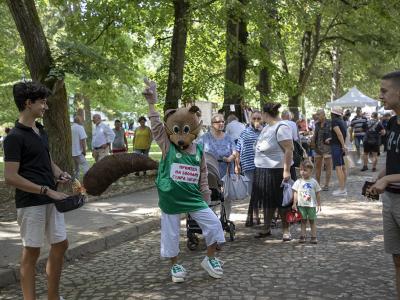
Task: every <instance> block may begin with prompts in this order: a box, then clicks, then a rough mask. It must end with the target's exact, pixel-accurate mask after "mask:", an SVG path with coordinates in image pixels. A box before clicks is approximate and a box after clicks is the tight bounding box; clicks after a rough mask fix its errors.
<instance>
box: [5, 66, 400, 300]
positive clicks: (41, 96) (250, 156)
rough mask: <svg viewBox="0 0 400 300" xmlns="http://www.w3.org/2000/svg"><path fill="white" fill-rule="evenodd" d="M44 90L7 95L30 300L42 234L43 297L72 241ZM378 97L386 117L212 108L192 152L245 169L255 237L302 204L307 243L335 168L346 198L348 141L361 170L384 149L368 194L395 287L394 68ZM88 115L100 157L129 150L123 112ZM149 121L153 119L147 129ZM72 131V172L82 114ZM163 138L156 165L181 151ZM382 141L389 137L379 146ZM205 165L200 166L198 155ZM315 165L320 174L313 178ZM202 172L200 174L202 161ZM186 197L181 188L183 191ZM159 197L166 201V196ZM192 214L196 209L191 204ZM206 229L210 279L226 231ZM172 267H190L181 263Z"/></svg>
mask: <svg viewBox="0 0 400 300" xmlns="http://www.w3.org/2000/svg"><path fill="white" fill-rule="evenodd" d="M50 94H51V92H50V91H49V90H48V89H47V88H46V87H44V86H43V85H41V84H38V83H35V82H21V83H17V84H16V85H14V87H13V95H14V99H15V103H16V106H17V108H18V110H19V112H20V116H19V119H18V121H17V122H16V124H15V127H14V128H13V129H12V130H11V131H10V132H9V134H8V135H7V137H6V139H5V141H4V161H5V170H4V176H5V180H6V183H7V184H10V185H12V186H14V187H16V196H15V200H16V207H17V215H18V224H19V226H20V233H21V238H22V244H23V253H22V258H21V287H22V290H23V294H24V297H25V298H27V299H28V298H29V299H34V298H35V265H36V262H37V259H38V257H39V253H40V248H41V247H42V246H43V243H44V239H45V237H47V240H48V241H49V243H50V244H51V248H50V254H49V261H48V265H47V268H46V271H47V273H48V294H49V299H61V297H60V295H59V292H58V289H59V281H60V275H61V270H62V264H63V256H64V253H65V251H66V249H67V248H68V240H67V236H66V230H65V223H64V216H63V214H62V213H59V212H58V211H57V210H56V209H55V207H54V204H53V202H54V201H57V200H61V199H64V198H66V197H67V195H65V194H64V193H62V192H58V191H57V190H56V182H58V183H60V184H62V183H66V182H68V181H69V180H70V179H71V175H69V174H68V173H67V172H64V171H62V170H61V169H60V168H59V167H58V166H57V165H56V164H55V163H54V162H53V161H52V159H51V156H50V155H49V146H48V138H47V135H46V132H45V130H44V128H43V126H42V125H41V124H40V123H38V122H36V120H37V119H38V118H41V117H43V114H44V113H45V112H46V110H48V106H47V100H46V99H47V97H48V96H49V95H50ZM148 97H149V99H151V97H150V96H148ZM146 99H147V98H146ZM380 99H381V101H382V102H383V104H384V106H385V109H387V110H393V112H394V115H393V116H388V115H384V116H383V117H382V118H381V120H379V118H378V115H377V114H376V113H373V114H372V115H371V117H370V118H369V119H368V118H367V117H366V116H364V115H363V113H362V110H361V109H357V110H356V112H355V117H354V118H351V111H343V109H341V108H332V109H331V110H330V112H329V113H330V116H329V117H330V118H328V117H327V115H326V113H325V111H324V110H322V109H320V110H318V111H317V112H316V113H315V114H314V115H313V120H312V122H308V121H307V120H306V119H305V118H304V117H303V118H300V121H298V122H297V123H296V122H295V121H293V118H292V117H291V114H290V112H288V111H283V112H280V108H281V104H278V103H266V104H265V105H264V107H263V109H262V111H253V112H252V114H251V116H250V122H249V124H247V125H244V124H241V123H240V122H239V120H238V119H237V117H235V116H228V118H227V119H226V120H225V117H224V115H222V114H217V115H214V116H213V117H212V120H211V121H212V124H211V127H210V130H209V132H207V133H205V134H203V135H202V136H200V137H199V138H198V140H197V145H199V146H196V147H192V148H193V149H192V148H190V147H189V148H190V149H192V150H193V151H197V152H195V153H201V151H203V150H204V151H205V152H209V153H211V154H212V155H214V156H215V157H216V159H217V161H218V167H219V171H220V176H221V177H222V176H223V175H224V174H230V173H236V174H239V173H242V174H244V175H245V177H247V179H248V182H249V185H248V188H249V189H248V192H249V195H250V197H249V207H248V216H247V220H246V226H254V225H255V224H261V223H262V222H263V223H262V226H260V229H259V231H258V232H257V234H256V235H255V237H256V238H265V237H267V236H269V235H271V228H272V225H273V221H274V218H275V217H276V216H277V215H280V216H281V220H282V240H283V241H284V242H285V241H289V240H291V238H292V237H291V235H290V228H289V224H288V222H287V221H286V218H285V214H287V213H288V212H289V211H291V210H292V209H295V210H298V211H300V212H301V215H302V217H303V218H302V223H301V236H300V238H299V243H305V242H306V241H307V235H306V232H307V231H306V226H307V224H309V225H310V228H311V236H310V243H312V244H316V243H317V223H316V218H317V212H318V211H319V210H320V209H321V205H322V201H323V199H322V194H321V191H328V190H330V189H331V184H330V179H331V169H333V170H335V172H336V176H337V179H338V188H337V189H336V190H334V191H333V193H332V195H333V196H341V197H345V196H347V190H346V180H347V176H348V170H347V167H346V160H347V159H346V158H347V156H348V153H349V151H348V147H349V144H350V143H354V145H355V147H356V151H357V153H358V154H359V155H360V158H361V157H362V158H363V159H362V168H361V171H363V172H365V171H367V170H368V169H369V167H368V164H369V158H371V160H372V171H373V172H375V171H378V170H377V156H378V155H379V153H380V152H381V150H382V151H386V152H387V156H386V166H385V167H384V168H383V169H381V170H379V173H377V176H376V181H375V183H374V184H373V185H372V187H371V188H370V192H371V193H377V194H383V195H382V202H383V226H384V245H385V250H386V251H387V252H388V253H390V254H392V255H393V260H394V263H395V269H396V279H397V289H398V293H399V295H400V226H399V224H400V202H399V197H400V72H393V73H389V74H387V75H385V76H384V77H383V78H382V82H381V88H380ZM154 103H155V102H150V101H149V107H150V117H151V118H152V121H153V120H156V121H157V122H158V123H157V124H156V125H157V127H158V128H159V130H161V127H162V126H163V125H162V122H161V121H159V115H158V114H157V113H156V112H155V111H154ZM93 123H94V125H95V130H94V133H93V139H92V148H93V157H94V158H95V160H96V161H99V160H101V159H102V158H104V157H105V156H106V155H108V154H109V153H110V150H111V152H113V153H120V152H126V151H127V149H128V143H127V139H126V137H125V134H124V132H123V130H124V129H123V128H122V126H121V122H119V120H116V121H115V128H114V129H111V128H110V127H109V126H108V125H106V124H105V123H103V122H102V120H101V118H100V116H99V115H94V116H93ZM139 123H140V126H139V127H138V128H137V129H136V131H135V138H134V142H133V143H134V151H135V152H136V153H140V154H144V155H148V151H149V148H150V144H151V140H152V133H151V130H149V129H148V127H146V125H145V123H146V119H145V118H144V117H142V118H141V119H140V120H139ZM226 123H227V126H225V124H226ZM154 126H155V125H154ZM154 126H153V124H152V127H154ZM152 129H153V128H152ZM72 134H73V145H72V153H73V154H72V155H73V157H74V162H75V166H76V169H75V174H74V176H76V177H77V176H79V168H82V169H83V172H85V171H86V170H87V169H88V165H87V162H86V160H85V155H86V145H85V143H86V138H87V136H86V133H85V131H84V129H83V127H82V125H81V120H80V118H79V117H75V119H74V124H73V125H72ZM161 138H162V139H163V140H161ZM167 139H168V138H167V137H166V136H165V135H163V136H161V135H160V136H159V137H158V140H157V141H158V143H159V144H160V145H164V144H165V147H164V148H165V149H164V148H163V157H162V163H164V164H165V163H166V162H165V161H166V160H167V159H171V160H172V159H175V158H178V157H179V158H180V159H183V158H182V154H180V155H176V153H175V152H170V151H168V149H170V148H171V147H172V149H175V150H174V151H179V149H178V148H176V147H175V146H174V145H172V143H170V142H169V141H167ZM382 141H384V142H385V147H384V148H383V149H382V147H381V144H382ZM164 142H165V143H164ZM167 142H168V143H167ZM296 143H300V144H302V146H303V148H304V149H305V152H307V153H308V155H309V157H308V158H305V157H303V159H302V161H301V162H300V163H299V166H298V167H299V168H298V170H299V172H296V168H295V164H294V158H295V154H296V153H295V152H296V148H297V147H296ZM362 150H363V152H364V153H363V154H361V151H362ZM171 153H172V154H171ZM189 154H190V153H189ZM189 154H188V155H189ZM185 155H186V154H185ZM190 155H192V154H190ZM190 155H189V156H190ZM192 156H193V155H192ZM192 156H191V157H192ZM193 164H200V160H199V159H197V161H195V160H194V159H193ZM201 165H202V166H203V167H204V157H203V156H202V158H201ZM314 169H315V177H316V179H314V178H313V174H314ZM201 170H202V174H203V175H204V173H205V169H204V168H202V169H201ZM322 171H325V173H326V175H325V178H324V182H323V184H322V187H321V186H320V185H321V174H322ZM164 173H165V174H163V176H165V178H167V179H168V177H169V176H170V175H169V173H168V172H164ZM298 174H299V176H298ZM201 178H203V179H202V181H201V182H199V183H198V185H201V189H202V193H204V194H205V195H208V196H209V191H208V190H207V188H206V184H205V181H204V176H201ZM168 180H169V179H168ZM290 181H291V182H292V192H293V196H292V201H291V202H290V203H285V202H284V187H283V183H288V182H290ZM196 184H197V183H196ZM182 195H184V194H181V195H180V196H182ZM166 199H167V198H166ZM164 200H165V199H164ZM196 201H197V202H196V205H197V206H198V207H200V208H201V209H202V210H201V211H203V210H204V211H206V212H207V216H206V217H207V218H208V219H207V218H206V217H205V216H200V215H199V216H197V217H196V218H197V219H198V220H199V222H200V221H202V220H203V221H204V220H206V219H207V220H208V221H207V222H209V224H211V223H212V224H214V223H215V224H214V225H215V226H217V225H218V224H217V223H218V222H216V221H215V218H214V216H213V214H212V213H211V212H210V210H209V209H208V207H207V205H206V204H205V203H203V198H200V197H197V198H196ZM163 203H164V204H165V205H168V201H164V202H163ZM192 204H193V203H192ZM228 205H229V204H228ZM229 210H230V209H229ZM163 212H164V210H163ZM199 212H200V211H199ZM172 213H173V214H170V213H169V212H167V213H165V212H164V215H166V216H164V217H163V218H164V219H163V220H162V223H163V222H164V228H165V226H166V225H165V224H166V223H168V224H167V225H168V226H167V228H172V227H173V226H175V225H173V224H178V225H176V226H175V227H176V228H175V227H174V228H175V229H174V230H175V231H176V232H178V233H179V220H180V219H179V218H175V217H174V216H175V213H176V212H175V210H173V211H172ZM191 214H193V215H196V214H195V213H192V212H191ZM167 217H168V220H167V219H166V218H167ZM172 217H174V219H172ZM211 217H212V218H214V219H212V218H211ZM211 219H212V220H211ZM211 221H212V222H211ZM172 223H173V224H172ZM203 225H204V224H203ZM214 225H213V226H214ZM215 226H214V227H215ZM162 227H163V225H162ZM214 227H212V228H214ZM217 227H218V226H217ZM219 227H220V226H219ZM210 228H211V227H210ZM164 231H165V230H164ZM175 231H174V232H175ZM165 234H166V233H165V232H164V235H162V238H163V236H164V237H165V236H169V235H165ZM168 234H169V233H168ZM207 236H208V237H209V238H210V240H209V241H208V242H209V243H208V244H207V245H209V247H208V249H207V251H208V254H207V255H208V257H209V259H210V260H209V261H206V262H207V263H211V264H212V266H211V267H209V268H215V266H214V265H216V266H217V267H218V272H219V273H218V277H216V278H220V277H221V276H222V274H223V273H222V272H223V271H222V264H221V262H220V261H219V260H217V259H215V256H214V253H215V251H216V243H218V242H220V241H221V242H222V241H224V237H223V234H221V230H219V231H218V232H217V231H215V232H213V230H211V229H210V231H209V232H208V233H207ZM161 244H162V249H161V252H162V253H163V251H164V254H165V256H166V257H172V258H176V256H174V255H177V254H176V253H177V252H179V251H178V250H179V249H177V248H176V247H177V245H178V246H179V240H178V243H176V241H175V240H174V241H171V240H165V239H164V240H162V243H161ZM168 251H172V252H173V255H172V254H169V253H167V252H168ZM172 252H171V253H172ZM171 255H172V256H171ZM206 258H207V257H206ZM202 264H203V262H202ZM172 269H173V268H172ZM172 271H173V270H172ZM172 271H171V272H172ZM174 272H175V273H185V272H186V271H185V270H184V269H179V270H175V271H174Z"/></svg>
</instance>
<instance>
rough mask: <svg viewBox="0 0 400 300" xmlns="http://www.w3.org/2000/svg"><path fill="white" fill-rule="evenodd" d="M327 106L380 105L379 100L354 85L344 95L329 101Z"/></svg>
mask: <svg viewBox="0 0 400 300" xmlns="http://www.w3.org/2000/svg"><path fill="white" fill-rule="evenodd" d="M326 106H327V107H329V108H331V107H336V106H339V107H364V106H375V107H376V106H378V101H376V100H374V99H372V98H369V97H368V96H365V95H364V94H363V93H361V92H360V91H359V90H358V89H357V88H356V87H352V88H351V89H350V90H349V91H348V92H347V93H346V94H345V95H344V96H343V97H341V98H339V99H336V100H335V101H332V102H328V103H327V104H326Z"/></svg>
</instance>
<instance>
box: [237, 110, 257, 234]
mask: <svg viewBox="0 0 400 300" xmlns="http://www.w3.org/2000/svg"><path fill="white" fill-rule="evenodd" d="M261 118H262V116H261V112H260V111H254V112H253V113H252V114H251V118H250V125H249V126H247V127H246V129H245V130H244V131H243V132H242V133H241V134H240V137H239V139H238V142H237V144H236V151H237V152H238V153H239V155H238V156H237V163H236V165H237V166H240V167H241V170H242V172H243V174H244V175H245V176H246V177H247V178H248V179H249V182H248V187H249V190H248V191H249V195H251V190H252V186H253V178H254V171H255V169H256V166H255V164H254V152H255V148H254V145H255V143H256V141H257V138H258V136H259V135H260V132H261V130H262V125H261ZM235 171H236V173H239V171H240V170H235ZM252 208H253V206H252V205H251V203H250V206H249V214H250V215H251V216H252V215H253V211H252ZM250 210H251V211H250ZM252 220H253V218H252V217H251V222H250V219H249V217H248V220H247V221H246V225H247V226H251V225H253V224H251V225H250V223H252Z"/></svg>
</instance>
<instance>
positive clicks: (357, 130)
mask: <svg viewBox="0 0 400 300" xmlns="http://www.w3.org/2000/svg"><path fill="white" fill-rule="evenodd" d="M367 123H368V120H367V118H366V117H364V116H363V115H362V110H361V107H357V109H356V116H355V117H354V118H353V120H351V123H350V131H349V133H350V142H352V143H353V141H354V145H355V146H356V150H357V163H358V162H359V161H360V160H361V144H362V143H363V140H364V135H365V131H366V128H367ZM363 147H364V144H363Z"/></svg>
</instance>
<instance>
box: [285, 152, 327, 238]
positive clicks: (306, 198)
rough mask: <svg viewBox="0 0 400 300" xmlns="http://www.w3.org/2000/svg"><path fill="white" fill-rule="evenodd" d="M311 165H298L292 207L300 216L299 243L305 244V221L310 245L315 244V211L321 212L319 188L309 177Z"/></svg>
mask: <svg viewBox="0 0 400 300" xmlns="http://www.w3.org/2000/svg"><path fill="white" fill-rule="evenodd" d="M313 168H314V166H313V164H312V163H311V162H310V161H308V160H305V161H303V162H302V163H301V165H300V175H301V178H299V179H297V180H296V182H295V183H294V184H293V187H292V189H293V206H292V208H293V209H295V210H297V209H298V210H299V211H300V213H301V215H302V220H301V236H300V240H299V243H305V242H306V227H307V220H308V221H309V223H310V227H311V244H316V243H317V225H316V219H317V210H318V211H320V210H321V197H320V191H321V187H320V186H319V184H318V182H317V181H316V180H315V179H314V178H312V177H311V174H312V171H313Z"/></svg>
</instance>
